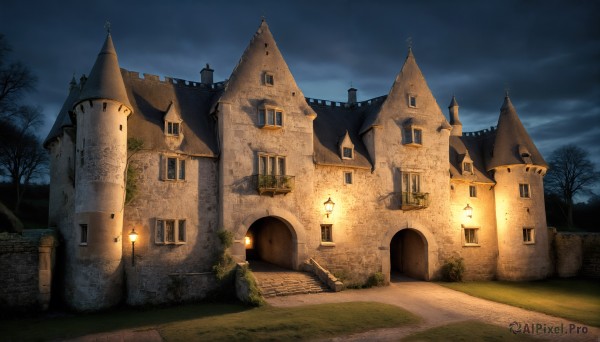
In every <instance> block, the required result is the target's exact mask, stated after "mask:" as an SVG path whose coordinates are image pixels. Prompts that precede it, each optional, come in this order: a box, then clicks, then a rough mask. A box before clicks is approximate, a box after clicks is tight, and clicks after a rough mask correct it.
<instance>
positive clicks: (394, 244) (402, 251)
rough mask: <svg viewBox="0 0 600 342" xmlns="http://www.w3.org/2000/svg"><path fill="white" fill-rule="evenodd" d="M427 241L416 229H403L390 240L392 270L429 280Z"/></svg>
mask: <svg viewBox="0 0 600 342" xmlns="http://www.w3.org/2000/svg"><path fill="white" fill-rule="evenodd" d="M427 260H428V254H427V241H426V240H425V237H424V236H422V234H420V233H419V231H417V230H415V229H410V228H407V229H402V230H400V231H398V232H397V233H396V234H395V235H394V236H393V237H392V240H391V241H390V271H391V273H394V272H397V273H400V274H403V275H406V276H408V277H411V278H415V279H420V280H427V279H429V276H428V273H429V272H428V265H427V264H428V262H427Z"/></svg>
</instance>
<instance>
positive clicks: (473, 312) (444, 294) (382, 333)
mask: <svg viewBox="0 0 600 342" xmlns="http://www.w3.org/2000/svg"><path fill="white" fill-rule="evenodd" d="M353 301H361V302H381V303H387V304H392V305H396V306H399V307H401V308H403V309H406V310H408V311H410V312H412V313H414V314H417V315H419V316H421V317H422V318H423V322H421V323H419V324H416V325H410V326H406V327H400V328H391V329H378V330H373V331H368V332H365V333H359V334H354V335H350V336H343V337H337V338H333V339H330V341H373V340H378V341H392V340H393V341H397V340H398V339H399V338H401V337H404V336H407V335H410V334H412V333H415V332H418V331H423V330H427V329H429V328H433V327H437V326H441V325H445V324H449V323H454V322H460V321H466V320H478V321H482V322H485V323H490V324H494V325H497V326H500V327H503V328H506V329H507V330H508V329H509V324H510V323H512V322H515V321H516V322H518V323H521V325H522V326H524V324H525V323H529V324H531V323H534V324H538V323H539V324H546V326H547V327H550V326H554V327H556V326H560V325H561V324H563V325H564V329H565V330H569V324H576V325H577V326H579V327H583V325H582V324H578V323H574V322H570V321H568V320H565V319H562V318H557V317H553V316H549V315H545V314H542V313H537V312H533V311H528V310H524V309H520V308H516V307H513V306H510V305H505V304H500V303H495V302H491V301H488V300H485V299H480V298H476V297H472V296H469V295H467V294H464V293H462V292H458V291H454V290H451V289H448V288H445V287H443V286H440V285H437V284H435V283H430V282H423V281H400V282H393V283H392V284H391V285H390V286H386V287H378V288H371V289H363V290H345V291H342V292H337V293H331V292H325V293H317V294H309V295H296V296H288V297H274V298H269V299H267V302H268V303H269V304H271V305H273V306H279V307H292V306H301V305H309V304H321V303H342V302H353ZM587 329H588V331H587V334H583V333H581V332H580V333H579V334H564V335H555V334H540V335H536V336H539V337H541V338H542V339H547V340H556V341H600V329H599V328H593V327H587Z"/></svg>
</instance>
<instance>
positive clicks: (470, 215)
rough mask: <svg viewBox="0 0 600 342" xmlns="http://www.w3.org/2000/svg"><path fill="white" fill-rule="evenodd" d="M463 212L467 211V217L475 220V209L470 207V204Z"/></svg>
mask: <svg viewBox="0 0 600 342" xmlns="http://www.w3.org/2000/svg"><path fill="white" fill-rule="evenodd" d="M463 210H464V211H465V215H467V217H468V218H473V208H472V207H471V206H470V205H469V203H467V206H466V207H465V209H463Z"/></svg>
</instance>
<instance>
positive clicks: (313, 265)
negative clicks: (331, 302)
mask: <svg viewBox="0 0 600 342" xmlns="http://www.w3.org/2000/svg"><path fill="white" fill-rule="evenodd" d="M304 268H305V269H306V270H307V271H309V272H312V273H314V274H315V275H316V276H317V277H318V278H319V280H321V282H323V283H324V284H327V287H329V289H331V290H332V291H334V292H339V291H342V290H343V289H344V284H343V283H342V282H341V281H339V280H338V279H337V278H336V277H335V276H334V275H333V274H331V272H329V271H327V270H326V269H324V268H323V267H322V266H321V265H319V263H318V262H316V261H315V260H314V259H312V258H311V259H309V260H307V261H306V262H305V263H304Z"/></svg>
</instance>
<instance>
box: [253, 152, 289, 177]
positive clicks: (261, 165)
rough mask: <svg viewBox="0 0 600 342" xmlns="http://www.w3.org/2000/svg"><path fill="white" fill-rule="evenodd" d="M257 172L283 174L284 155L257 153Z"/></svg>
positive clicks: (273, 174)
mask: <svg viewBox="0 0 600 342" xmlns="http://www.w3.org/2000/svg"><path fill="white" fill-rule="evenodd" d="M258 174H260V175H264V176H266V175H270V176H278V175H279V176H283V175H285V174H286V164H285V157H284V156H278V155H272V154H259V155H258Z"/></svg>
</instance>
